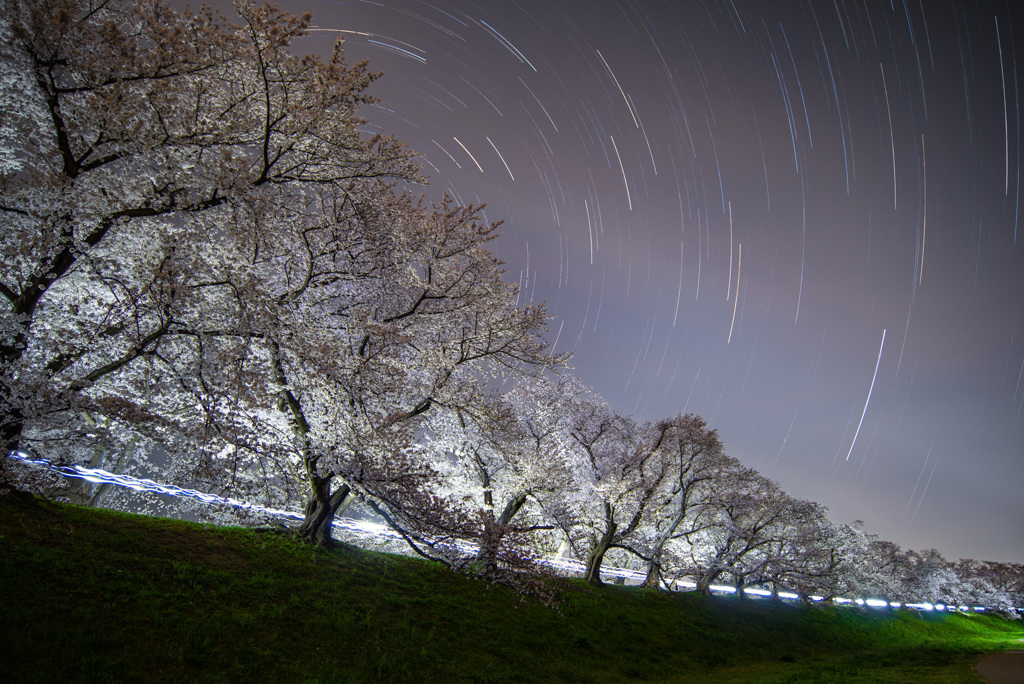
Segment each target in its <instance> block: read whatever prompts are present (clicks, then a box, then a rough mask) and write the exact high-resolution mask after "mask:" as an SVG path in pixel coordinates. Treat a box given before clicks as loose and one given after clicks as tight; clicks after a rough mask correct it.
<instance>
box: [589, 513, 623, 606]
mask: <svg viewBox="0 0 1024 684" xmlns="http://www.w3.org/2000/svg"><path fill="white" fill-rule="evenodd" d="M604 510H605V520H606V521H607V522H606V526H605V530H604V534H603V535H601V538H600V539H599V540H597V541H596V543H594V545H593V546H592V547H591V549H590V554H589V555H588V556H587V570H586V573H585V574H584V579H586V580H587V581H588V582H590V583H591V584H593V585H594V586H597V587H599V586H601V585H602V584H603V582H602V581H601V564H602V563H603V562H604V554H606V553H607V552H608V549H609V548H611V545H612V539H613V538H614V537H615V531H616V530H617V529H618V524H617V523H615V522H613V521H612V519H611V517H612V516H611V506H610V505H609V504H608V503H605V505H604Z"/></svg>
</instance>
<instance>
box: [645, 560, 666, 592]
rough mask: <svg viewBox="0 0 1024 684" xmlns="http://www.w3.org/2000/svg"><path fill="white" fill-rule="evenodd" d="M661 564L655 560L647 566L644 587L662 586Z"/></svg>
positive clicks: (655, 587) (656, 587)
mask: <svg viewBox="0 0 1024 684" xmlns="http://www.w3.org/2000/svg"><path fill="white" fill-rule="evenodd" d="M661 583H662V577H661V564H660V563H659V562H656V561H654V560H652V561H651V563H650V564H649V565H648V566H647V577H645V578H644V583H643V585H642V586H643V587H644V589H658V588H659V587H661Z"/></svg>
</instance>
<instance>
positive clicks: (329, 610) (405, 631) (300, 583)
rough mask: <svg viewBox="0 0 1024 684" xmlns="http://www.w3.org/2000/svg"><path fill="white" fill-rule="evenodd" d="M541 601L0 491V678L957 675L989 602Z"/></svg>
mask: <svg viewBox="0 0 1024 684" xmlns="http://www.w3.org/2000/svg"><path fill="white" fill-rule="evenodd" d="M564 595H565V598H566V600H567V604H566V605H565V606H564V607H563V608H562V609H561V610H560V611H555V610H551V609H548V608H544V607H542V606H540V605H538V604H537V603H536V602H534V601H526V602H521V601H520V600H519V599H518V598H517V597H515V596H513V595H512V594H511V593H510V592H508V591H506V590H504V589H503V588H500V587H492V586H489V585H487V584H485V583H483V582H480V581H474V580H470V579H467V578H464V577H460V576H456V575H454V574H452V573H450V572H448V571H446V570H445V569H443V568H441V567H438V566H436V565H433V564H430V563H427V562H424V561H420V560H417V559H410V558H404V557H399V556H388V555H384V554H375V553H369V552H361V551H338V552H332V553H316V552H314V551H313V550H311V549H310V548H308V547H305V546H301V545H298V544H296V543H295V542H292V541H290V540H287V539H282V538H277V537H267V536H261V535H257V534H255V533H252V532H250V531H246V530H242V529H235V528H215V527H209V526H202V525H195V524H190V523H183V522H179V521H172V520H164V519H154V518H143V517H137V516H130V515H122V514H116V513H110V512H103V511H94V510H88V509H79V508H75V507H66V506H58V505H54V504H50V503H38V502H35V501H32V500H26V499H23V498H21V497H15V496H14V495H8V496H3V497H0V597H2V601H3V603H2V610H0V680H3V681H19V682H21V681H47V682H52V681H61V682H67V681H113V680H117V681H140V682H142V681H145V682H150V681H176V682H178V681H241V680H247V681H275V682H304V681H320V682H403V681H410V682H511V681H515V682H560V681H566V682H628V681H670V682H904V681H914V682H927V681H934V682H970V681H979V680H978V679H976V678H975V676H974V675H972V674H971V663H972V662H973V661H975V660H976V659H977V657H978V654H980V653H982V652H984V651H994V650H1001V649H1005V648H1011V647H1019V646H1020V644H1019V640H1020V639H1021V638H1022V637H1024V627H1022V625H1021V624H1020V623H1019V622H1018V623H1009V622H1006V621H1004V620H1001V619H999V618H993V617H982V616H973V617H964V616H944V617H942V616H928V617H925V618H921V617H917V616H915V615H913V614H909V613H901V612H897V613H885V612H874V611H873V612H870V613H864V612H861V611H858V610H855V609H838V610H836V609H827V608H820V607H819V608H803V607H797V606H791V605H784V606H783V605H772V604H770V603H767V602H762V601H744V602H740V601H738V600H736V599H704V598H699V597H695V596H691V595H668V594H665V593H660V592H648V591H641V590H637V589H627V588H623V587H607V588H605V589H603V590H601V591H596V592H595V591H591V590H589V589H586V588H584V587H582V586H581V585H579V584H578V583H573V582H567V583H566V589H565V594H564Z"/></svg>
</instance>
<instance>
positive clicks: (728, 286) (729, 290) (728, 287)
mask: <svg viewBox="0 0 1024 684" xmlns="http://www.w3.org/2000/svg"><path fill="white" fill-rule="evenodd" d="M726 280H727V281H728V283H727V284H726V287H725V301H729V297H730V295H731V294H732V200H729V277H728V278H726ZM739 288H740V284H739V281H738V280H737V281H736V289H737V291H738V290H739ZM734 320H735V317H734Z"/></svg>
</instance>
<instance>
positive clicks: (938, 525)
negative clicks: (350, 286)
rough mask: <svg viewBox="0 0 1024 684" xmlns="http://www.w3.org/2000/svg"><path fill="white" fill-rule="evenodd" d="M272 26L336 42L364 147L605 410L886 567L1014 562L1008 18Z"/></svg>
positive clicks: (411, 4) (669, 16)
mask: <svg viewBox="0 0 1024 684" xmlns="http://www.w3.org/2000/svg"><path fill="white" fill-rule="evenodd" d="M282 6H283V7H284V8H286V9H288V10H290V11H293V12H296V13H301V12H304V11H311V12H312V13H313V25H314V27H315V30H313V31H312V32H311V33H310V36H309V37H308V38H307V39H305V41H304V42H303V43H302V44H301V46H300V49H305V50H309V51H315V52H318V53H321V54H326V53H328V52H329V50H330V46H331V44H332V43H333V41H334V40H335V39H336V38H337V37H338V36H344V37H345V39H346V54H347V57H348V59H349V60H352V61H356V60H359V59H364V58H367V59H369V60H370V66H371V68H372V69H374V70H382V71H383V72H384V76H383V78H381V79H380V81H378V82H377V83H376V84H375V85H374V88H373V92H374V94H375V95H376V96H377V97H379V98H380V102H379V103H377V104H376V105H374V106H373V107H369V108H367V109H366V110H365V111H364V112H363V113H364V116H365V117H366V118H367V119H368V120H369V121H370V124H369V125H368V132H371V133H373V132H378V131H384V132H386V133H390V134H393V135H395V136H396V137H397V138H398V139H400V140H404V141H406V142H408V143H409V145H410V146H411V147H412V148H413V149H414V150H416V151H417V152H419V153H420V154H421V155H422V161H423V167H424V171H425V172H426V173H427V174H428V175H429V176H430V186H429V187H428V188H425V190H424V191H425V192H427V193H428V194H430V195H433V196H440V195H441V194H442V193H448V194H450V195H452V196H453V197H455V198H456V199H457V200H459V201H461V202H464V203H470V202H472V203H477V202H485V203H487V209H486V216H487V218H488V220H491V221H503V225H502V227H501V229H500V230H501V238H500V239H499V240H498V241H497V242H496V243H495V247H494V249H495V252H496V254H497V256H498V257H499V258H500V259H502V260H503V261H504V262H505V264H506V268H507V270H508V273H507V279H508V280H509V281H512V282H518V283H519V284H520V286H521V299H526V300H536V301H540V300H545V301H547V302H548V304H549V306H550V310H551V313H552V314H553V315H554V316H555V319H554V320H553V321H551V325H550V326H549V340H552V341H553V345H554V347H555V351H559V352H564V351H572V352H574V357H573V360H572V366H573V372H574V373H576V374H577V375H578V376H579V377H580V378H581V379H582V380H583V381H584V382H585V383H587V384H590V385H593V386H594V387H595V389H596V390H597V391H598V392H600V393H601V394H602V395H603V396H604V397H605V398H606V399H607V400H608V401H609V402H611V403H612V404H613V405H614V406H616V407H617V408H618V409H619V410H620V411H622V412H624V413H632V414H634V415H635V416H637V417H638V418H651V419H656V418H661V417H668V416H671V415H675V414H677V413H680V412H683V413H685V412H694V413H698V414H701V415H702V416H704V417H705V418H706V419H707V420H708V421H709V422H710V423H711V425H712V426H713V427H716V428H718V430H719V432H720V435H721V437H722V439H723V442H724V443H725V445H726V448H727V450H728V451H729V453H730V454H731V455H733V456H736V457H738V458H739V459H741V460H742V461H743V462H744V463H746V464H747V465H750V466H753V467H756V468H758V469H759V470H761V471H762V472H764V473H765V474H766V475H768V476H769V477H771V478H773V479H775V480H777V481H778V482H779V483H780V484H781V485H782V486H783V487H784V488H785V489H786V490H787V491H789V492H790V493H792V494H794V495H796V496H799V497H802V498H807V499H812V500H815V501H818V502H820V503H822V504H825V505H826V506H829V507H830V509H831V511H832V515H833V517H834V518H835V519H836V520H839V521H853V520H856V519H860V520H863V521H865V524H866V527H867V529H868V531H869V532H873V533H877V534H879V535H880V536H882V537H883V538H886V539H890V540H892V541H895V542H896V543H898V544H900V545H901V546H904V547H906V548H917V549H922V548H930V547H934V548H937V549H938V550H939V551H941V552H942V553H943V554H944V555H945V556H946V557H947V558H951V559H955V558H958V557H971V558H985V559H992V560H1007V561H1016V562H1021V561H1024V526H1022V525H1021V524H1020V521H1021V520H1024V498H1022V497H1021V496H1020V493H1019V490H1020V486H1021V484H1022V483H1024V245H1019V244H1018V232H1019V222H1020V194H1021V191H1022V183H1021V102H1020V74H1019V73H1018V72H1019V69H1018V65H1019V64H1021V63H1022V58H1021V57H1018V56H1017V48H1018V45H1017V43H1018V40H1020V39H1021V38H1022V37H1024V32H1022V27H1024V17H1022V16H1021V12H1020V10H1012V9H1011V4H1010V3H986V2H982V3H968V2H943V3H931V2H928V3H925V2H923V1H922V0H899V1H897V0H893V1H891V2H890V1H888V0H885V1H882V2H861V1H853V0H847V1H845V2H844V1H842V0H836V1H834V2H786V3H764V2H743V1H742V0H721V1H719V0H704V1H703V2H682V3H680V2H667V1H664V0H662V1H649V2H645V1H642V0H596V1H592V2H590V1H588V2H574V1H568V0H549V1H547V2H531V1H529V0H523V1H520V2H510V1H508V0H506V1H503V2H495V1H494V0H475V1H470V0H434V1H432V2H425V1H421V0H388V2H386V3H381V2H340V1H330V0H326V1H323V2H311V1H309V0H295V1H292V0H286V1H285V2H283V3H282ZM1021 48H1022V50H1024V41H1021ZM886 333H888V337H889V344H888V345H886V344H885V341H886ZM880 338H881V340H882V345H881V347H879V339H880ZM872 361H874V362H875V363H872ZM869 387H870V389H868V388H869ZM865 392H867V401H865Z"/></svg>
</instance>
